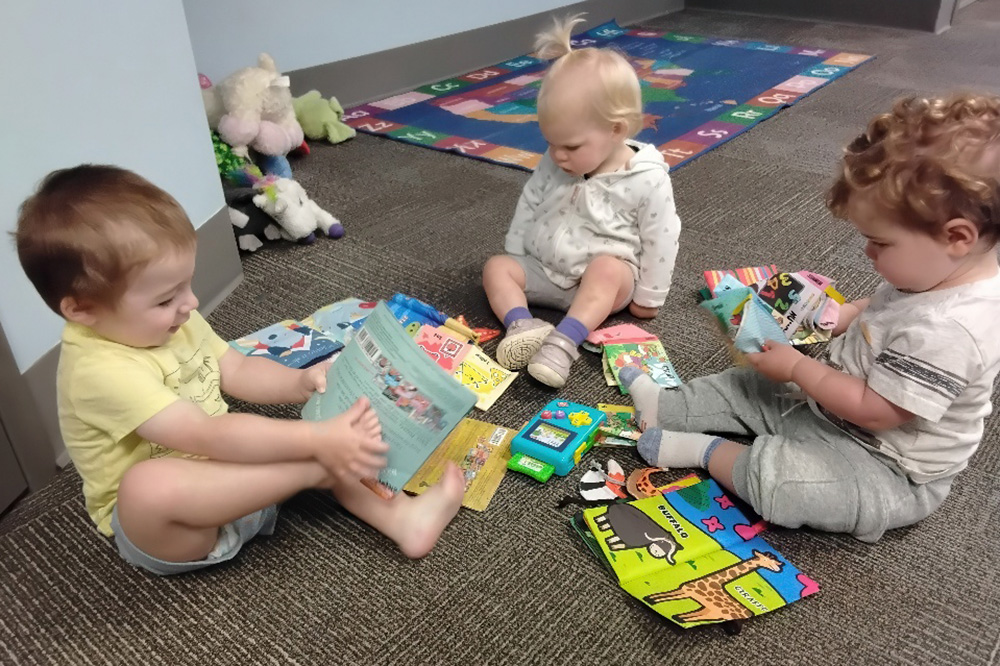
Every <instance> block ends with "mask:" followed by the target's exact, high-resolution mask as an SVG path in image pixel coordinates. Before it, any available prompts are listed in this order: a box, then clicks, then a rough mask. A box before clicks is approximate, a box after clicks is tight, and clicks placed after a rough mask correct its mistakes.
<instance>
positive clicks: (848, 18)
mask: <svg viewBox="0 0 1000 666" xmlns="http://www.w3.org/2000/svg"><path fill="white" fill-rule="evenodd" d="M955 2H956V0H877V1H876V2H872V0H810V1H809V2H802V0H686V3H685V6H686V8H687V9H708V10H714V11H725V12H735V13H740V14H755V15H758V16H779V17H782V18H792V19H804V20H809V21H825V22H831V23H856V24H863V25H878V26H885V27H891V28H905V29H908V30H922V31H925V32H943V31H944V30H947V29H948V28H949V27H950V26H951V15H952V10H953V9H954V6H955Z"/></svg>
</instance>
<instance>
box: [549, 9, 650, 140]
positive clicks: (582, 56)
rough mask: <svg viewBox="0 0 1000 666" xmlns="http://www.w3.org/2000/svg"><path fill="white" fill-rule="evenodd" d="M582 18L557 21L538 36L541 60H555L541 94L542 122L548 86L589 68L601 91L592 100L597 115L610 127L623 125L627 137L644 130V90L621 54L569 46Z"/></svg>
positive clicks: (567, 18) (609, 50)
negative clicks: (614, 124)
mask: <svg viewBox="0 0 1000 666" xmlns="http://www.w3.org/2000/svg"><path fill="white" fill-rule="evenodd" d="M583 20H584V19H583V15H582V14H577V15H576V16H572V17H566V18H564V19H562V20H560V19H555V20H554V23H553V26H552V28H550V29H549V30H547V31H545V32H542V33H539V34H538V36H537V37H536V39H535V51H536V53H537V54H538V56H539V57H540V58H543V59H545V60H554V61H555V62H553V63H552V66H551V67H549V71H548V72H547V73H546V74H545V78H544V79H543V80H542V87H541V89H540V90H539V91H538V115H539V119H541V118H542V116H544V115H546V114H547V112H548V104H547V94H546V92H547V91H546V83H548V82H550V81H552V80H554V79H555V78H557V77H559V76H560V75H561V74H563V73H565V72H568V71H572V70H576V69H578V68H586V69H587V70H588V72H589V73H591V74H592V76H593V77H594V80H595V83H596V85H597V88H598V90H599V93H600V94H598V95H595V96H594V99H593V100H592V103H593V107H592V111H593V113H594V115H595V116H596V117H597V118H598V119H600V120H603V121H607V122H608V123H617V122H620V123H624V124H625V127H626V128H627V131H628V136H630V137H632V136H635V135H636V134H638V133H639V130H641V129H642V90H641V88H640V86H639V77H637V76H636V73H635V69H634V68H633V67H632V65H631V64H629V62H628V60H626V59H625V57H624V56H622V54H620V53H618V52H617V51H615V50H612V49H609V48H603V49H597V48H592V47H587V48H582V49H574V48H573V46H572V44H571V43H570V39H571V38H572V35H573V26H575V25H576V24H578V23H581V22H583Z"/></svg>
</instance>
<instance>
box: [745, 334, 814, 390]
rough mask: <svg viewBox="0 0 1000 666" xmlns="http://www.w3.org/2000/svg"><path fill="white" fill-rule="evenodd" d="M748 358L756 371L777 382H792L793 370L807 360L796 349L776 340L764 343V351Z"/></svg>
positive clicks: (748, 355) (749, 355)
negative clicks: (800, 362)
mask: <svg viewBox="0 0 1000 666" xmlns="http://www.w3.org/2000/svg"><path fill="white" fill-rule="evenodd" d="M746 356H747V361H749V362H750V365H751V366H752V367H753V369H754V370H756V371H757V372H759V373H760V374H762V375H764V376H765V377H767V378H768V379H770V380H771V381H775V382H790V381H792V370H794V369H795V365H796V364H797V363H798V362H799V361H801V360H802V359H803V358H805V356H804V355H803V354H802V352H800V351H799V350H797V349H796V348H795V347H792V346H791V345H783V344H781V343H779V342H775V341H774V340H768V341H767V342H765V343H764V351H762V352H757V353H756V354H747V355H746Z"/></svg>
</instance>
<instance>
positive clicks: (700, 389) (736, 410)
mask: <svg viewBox="0 0 1000 666" xmlns="http://www.w3.org/2000/svg"><path fill="white" fill-rule="evenodd" d="M794 389H797V387H795V386H794V385H792V384H776V383H774V382H771V381H770V380H768V379H766V378H765V377H763V376H761V375H760V374H758V373H756V372H754V371H753V370H750V369H748V368H732V369H730V370H727V371H725V372H722V373H720V374H717V375H710V376H708V377H701V378H699V379H695V380H693V381H691V382H690V383H688V384H686V385H684V386H682V387H681V388H680V389H678V390H671V391H663V392H662V393H661V395H660V400H659V405H658V407H657V420H658V421H659V423H660V427H662V428H664V429H665V430H666V429H672V430H680V431H683V432H710V433H719V434H735V435H743V436H755V438H754V440H753V446H751V447H748V448H747V450H746V451H744V452H743V453H742V454H741V455H740V456H739V458H737V460H736V464H735V465H734V467H733V485H734V486H735V488H736V493H737V494H738V495H739V496H740V497H741V498H742V499H743V500H745V501H746V502H747V503H749V504H750V505H751V506H752V507H753V508H754V510H755V511H756V512H757V513H759V514H760V515H761V517H762V518H764V519H765V520H767V521H768V522H771V523H774V524H775V525H782V526H784V527H801V526H803V525H805V526H808V527H812V528H815V529H819V530H826V531H829V532H843V533H847V534H851V535H853V536H855V537H856V538H858V539H860V540H861V541H867V542H874V541H877V540H878V539H879V538H881V537H882V535H883V534H884V533H885V531H886V530H889V529H893V528H895V527H902V526H904V525H911V524H913V523H915V522H917V521H919V520H921V519H923V518H925V517H926V516H928V515H929V514H930V513H931V512H933V511H934V510H935V509H937V508H938V506H940V504H941V502H942V501H944V498H945V497H947V495H948V492H949V491H950V490H951V483H952V481H953V480H954V477H949V478H946V479H938V480H935V481H931V482H930V483H924V484H917V483H913V482H912V481H910V480H909V478H908V477H907V476H906V475H905V474H904V473H903V471H902V470H901V469H900V468H899V466H898V465H896V464H895V462H894V461H893V460H892V459H891V458H889V457H887V456H885V455H883V454H881V453H879V452H878V451H877V450H875V449H872V448H869V447H867V446H865V445H863V444H861V443H860V442H858V441H857V440H855V439H854V438H852V437H851V436H850V435H848V434H847V433H845V432H843V431H842V430H840V429H839V428H837V427H836V426H834V425H833V424H832V423H830V422H828V421H827V420H826V419H823V418H822V417H820V416H818V415H816V414H815V413H813V411H812V410H811V409H810V407H809V405H808V404H807V403H805V402H802V401H799V400H796V399H795V398H790V397H782V394H785V393H789V392H790V391H791V390H794Z"/></svg>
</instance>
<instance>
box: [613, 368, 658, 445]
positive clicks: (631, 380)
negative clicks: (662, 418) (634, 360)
mask: <svg viewBox="0 0 1000 666" xmlns="http://www.w3.org/2000/svg"><path fill="white" fill-rule="evenodd" d="M618 379H619V380H621V383H622V385H623V386H624V387H625V388H626V389H628V393H629V395H630V396H632V404H633V405H635V420H636V423H638V424H639V429H640V430H645V429H646V428H652V427H654V426H656V425H658V423H657V420H656V416H657V413H658V406H659V403H660V392H661V391H663V387H661V386H659V385H658V384H657V383H656V382H654V381H653V378H652V377H650V376H649V375H647V374H646V373H645V372H643V371H642V368H639V367H637V366H634V365H626V366H625V367H624V368H622V369H621V370H619V371H618Z"/></svg>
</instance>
